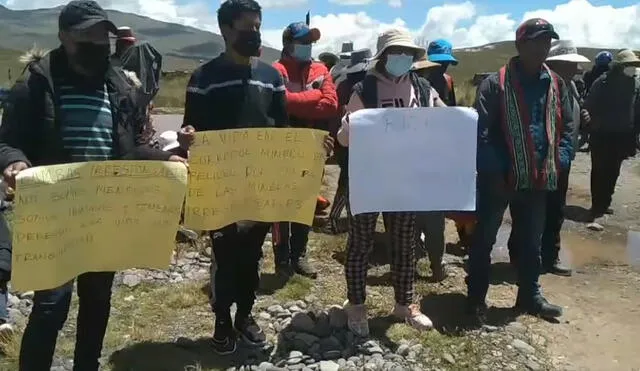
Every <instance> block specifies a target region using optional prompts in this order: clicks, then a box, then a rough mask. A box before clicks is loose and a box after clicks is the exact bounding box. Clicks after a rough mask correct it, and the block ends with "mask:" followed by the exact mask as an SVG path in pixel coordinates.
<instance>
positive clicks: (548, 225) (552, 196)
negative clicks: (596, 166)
mask: <svg viewBox="0 0 640 371" xmlns="http://www.w3.org/2000/svg"><path fill="white" fill-rule="evenodd" d="M569 171H570V170H566V171H562V172H560V174H559V176H558V189H556V190H555V191H553V192H548V193H547V197H546V203H547V207H546V217H545V224H544V232H543V233H542V239H541V243H540V257H541V260H542V265H543V266H550V265H553V264H555V262H556V261H557V260H558V257H559V255H560V246H561V237H560V231H561V230H562V224H564V208H565V206H566V205H567V190H568V189H569ZM515 240H516V237H515V236H514V233H513V230H511V234H510V235H509V242H508V247H509V257H511V261H512V262H516V261H517V259H518V253H517V251H518V250H517V249H516V247H515V246H514V244H515Z"/></svg>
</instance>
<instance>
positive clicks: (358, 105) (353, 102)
mask: <svg viewBox="0 0 640 371" xmlns="http://www.w3.org/2000/svg"><path fill="white" fill-rule="evenodd" d="M363 108H364V104H363V103H362V99H360V95H359V94H358V93H357V92H353V93H351V98H349V103H347V106H346V108H345V111H346V113H345V115H344V117H343V118H342V125H341V126H340V129H338V134H337V135H336V138H337V139H338V143H340V145H342V146H343V147H349V114H351V113H353V112H356V111H359V110H361V109H363Z"/></svg>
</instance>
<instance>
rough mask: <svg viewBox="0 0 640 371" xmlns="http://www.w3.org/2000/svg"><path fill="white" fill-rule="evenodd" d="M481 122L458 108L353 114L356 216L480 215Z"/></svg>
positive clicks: (352, 167)
mask: <svg viewBox="0 0 640 371" xmlns="http://www.w3.org/2000/svg"><path fill="white" fill-rule="evenodd" d="M477 120H478V114H477V113H476V112H475V111H474V110H472V109H470V108H459V107H446V108H441V107H438V108H382V109H368V110H361V111H357V112H355V113H353V114H351V116H350V118H349V121H350V134H349V202H350V206H351V211H352V212H353V213H354V214H360V213H364V212H375V211H449V210H455V211H472V210H475V195H476V142H477V139H476V138H477V129H476V127H477V126H476V125H477Z"/></svg>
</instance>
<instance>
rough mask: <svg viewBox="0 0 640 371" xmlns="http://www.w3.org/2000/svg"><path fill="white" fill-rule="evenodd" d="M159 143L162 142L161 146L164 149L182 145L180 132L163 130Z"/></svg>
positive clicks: (168, 149)
mask: <svg viewBox="0 0 640 371" xmlns="http://www.w3.org/2000/svg"><path fill="white" fill-rule="evenodd" d="M158 144H160V148H161V149H162V150H163V151H170V150H172V149H175V148H178V147H180V143H178V133H177V132H175V131H172V130H167V131H165V132H163V133H162V134H160V136H159V137H158Z"/></svg>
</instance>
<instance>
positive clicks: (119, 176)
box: [12, 161, 187, 291]
mask: <svg viewBox="0 0 640 371" xmlns="http://www.w3.org/2000/svg"><path fill="white" fill-rule="evenodd" d="M186 183H187V169H186V167H185V166H184V164H181V163H174V162H158V161H104V162H84V163H74V164H65V165H52V166H41V167H34V168H31V169H27V170H24V171H22V172H20V174H18V177H17V186H16V196H15V203H16V204H15V210H14V217H13V269H12V285H13V287H14V288H16V289H17V290H20V291H26V290H42V289H49V288H54V287H58V286H60V285H61V284H64V283H65V282H68V281H69V280H71V279H72V278H74V277H76V276H77V275H79V274H82V273H85V272H99V271H118V270H122V269H128V268H157V269H167V268H168V266H169V264H170V261H171V253H172V251H173V249H174V247H175V244H174V241H175V235H176V230H177V229H178V224H179V222H180V212H181V210H182V204H183V201H184V196H185V192H186Z"/></svg>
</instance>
